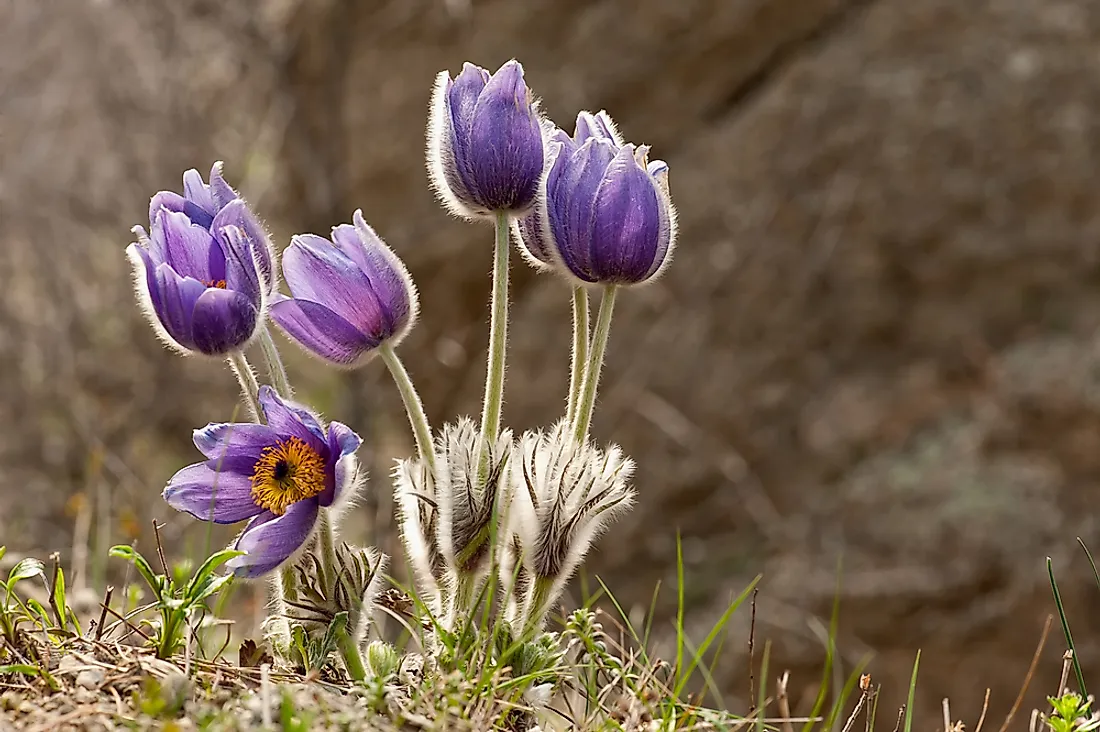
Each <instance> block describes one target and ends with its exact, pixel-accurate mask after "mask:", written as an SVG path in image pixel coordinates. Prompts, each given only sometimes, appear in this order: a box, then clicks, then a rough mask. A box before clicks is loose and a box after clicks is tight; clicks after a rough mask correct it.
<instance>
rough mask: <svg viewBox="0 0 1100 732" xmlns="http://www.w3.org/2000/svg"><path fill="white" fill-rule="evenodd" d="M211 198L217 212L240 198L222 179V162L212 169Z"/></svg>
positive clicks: (215, 164)
mask: <svg viewBox="0 0 1100 732" xmlns="http://www.w3.org/2000/svg"><path fill="white" fill-rule="evenodd" d="M210 197H211V198H212V199H213V201H214V210H215V211H221V210H222V209H223V208H225V207H226V206H228V205H229V204H230V203H231V202H232V201H236V200H237V199H238V198H240V196H238V195H237V192H236V191H235V190H233V189H232V188H231V187H230V185H229V184H228V183H226V182H225V178H223V177H222V163H221V161H220V160H219V161H218V162H216V163H214V165H213V167H211V168H210Z"/></svg>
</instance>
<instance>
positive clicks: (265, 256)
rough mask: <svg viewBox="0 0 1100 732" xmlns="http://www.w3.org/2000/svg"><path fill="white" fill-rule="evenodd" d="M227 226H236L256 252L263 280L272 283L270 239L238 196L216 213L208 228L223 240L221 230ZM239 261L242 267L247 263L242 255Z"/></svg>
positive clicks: (272, 254)
mask: <svg viewBox="0 0 1100 732" xmlns="http://www.w3.org/2000/svg"><path fill="white" fill-rule="evenodd" d="M227 226H236V227H237V228H238V229H240V230H241V233H242V234H244V238H245V239H246V240H247V241H248V244H249V246H250V247H252V249H253V250H255V252H256V260H257V262H258V264H259V267H260V274H261V275H262V277H263V280H264V282H266V283H268V285H272V284H273V283H274V257H275V254H274V252H273V251H272V248H271V240H270V239H269V238H268V236H267V232H266V231H264V227H263V226H261V225H260V222H259V220H258V219H257V218H256V216H255V214H253V213H252V211H251V210H250V209H249V208H248V205H247V204H246V203H245V202H244V201H242V200H241V199H239V198H238V199H236V200H233V201H230V202H229V203H227V204H226V205H225V207H224V208H222V210H221V211H218V215H217V216H215V217H214V222H213V223H212V224H211V225H210V230H211V231H213V232H214V234H215V236H217V237H218V238H219V239H220V240H222V241H225V235H224V234H223V233H222V230H223V229H225V227H227ZM240 261H241V263H242V264H241V266H242V267H243V266H246V265H247V260H246V258H245V257H244V256H243V255H242V256H241V258H240ZM248 266H250V265H248Z"/></svg>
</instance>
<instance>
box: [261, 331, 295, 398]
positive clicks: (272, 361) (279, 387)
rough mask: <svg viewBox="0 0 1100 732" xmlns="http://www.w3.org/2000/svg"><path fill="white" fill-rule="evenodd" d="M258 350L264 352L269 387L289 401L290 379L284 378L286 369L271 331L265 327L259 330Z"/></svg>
mask: <svg viewBox="0 0 1100 732" xmlns="http://www.w3.org/2000/svg"><path fill="white" fill-rule="evenodd" d="M260 348H262V349H263V352H264V360H265V361H267V374H268V376H269V377H270V378H271V385H272V386H273V387H275V391H276V392H277V393H278V394H279V396H281V397H282V398H283V399H290V397H291V393H292V392H291V389H290V379H288V378H287V376H286V367H285V366H283V359H282V358H281V357H280V356H279V348H278V346H276V345H275V339H274V338H272V337H271V330H270V329H269V328H268V327H267V326H266V325H265V326H263V327H262V328H260Z"/></svg>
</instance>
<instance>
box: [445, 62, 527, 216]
mask: <svg viewBox="0 0 1100 732" xmlns="http://www.w3.org/2000/svg"><path fill="white" fill-rule="evenodd" d="M459 137H461V135H459ZM464 160H465V162H464ZM455 162H456V164H457V166H458V170H459V173H460V174H462V176H463V179H464V180H465V181H466V182H467V183H468V184H470V187H471V190H473V191H474V192H475V194H476V195H477V196H478V198H479V203H481V205H483V206H484V207H485V208H487V209H489V210H494V211H495V210H509V211H519V210H524V209H526V208H528V207H529V206H530V205H531V203H533V202H534V200H535V195H536V193H537V192H538V184H539V179H540V177H541V176H542V169H543V143H542V127H541V125H540V122H539V117H538V114H536V112H535V109H534V104H533V102H532V99H531V92H530V91H529V90H528V88H527V85H526V84H525V83H524V81H523V67H522V66H521V65H520V64H519V63H518V62H516V61H509V62H508V63H506V64H504V66H502V67H501V68H500V70H499V71H497V72H496V73H495V74H493V76H492V78H490V79H489V83H488V84H486V85H485V88H484V89H483V90H482V92H481V94H480V96H478V99H477V105H476V106H475V107H474V112H473V126H472V127H471V128H470V136H469V149H468V150H463V151H462V153H461V154H459V149H458V148H457V147H456V152H455Z"/></svg>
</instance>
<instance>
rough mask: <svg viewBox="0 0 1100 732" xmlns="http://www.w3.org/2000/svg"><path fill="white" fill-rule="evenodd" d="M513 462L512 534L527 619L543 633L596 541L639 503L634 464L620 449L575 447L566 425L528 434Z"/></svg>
mask: <svg viewBox="0 0 1100 732" xmlns="http://www.w3.org/2000/svg"><path fill="white" fill-rule="evenodd" d="M517 453H518V454H517V456H516V459H515V460H513V465H512V471H513V474H514V478H513V480H514V481H515V482H516V484H517V486H518V488H517V490H516V499H515V505H514V508H513V516H514V523H513V526H514V530H515V533H516V534H517V535H518V537H519V541H520V543H521V545H522V546H523V549H524V554H523V563H524V568H525V569H526V571H527V572H528V573H529V575H530V577H529V580H528V583H527V585H528V586H527V588H526V589H527V592H526V595H527V597H526V599H525V601H524V608H523V613H524V616H525V620H526V624H527V627H528V628H529V629H530V628H532V627H537V626H538V625H539V624H540V623H541V621H542V617H543V615H544V614H545V611H546V610H547V608H549V606H550V605H551V603H552V602H553V601H554V599H556V598H557V596H558V595H559V594H560V593H561V591H562V590H563V589H564V587H565V583H566V582H567V581H568V580H569V578H570V577H571V576H572V575H573V573H574V572H575V571H576V570H577V567H578V566H580V563H581V562H582V561H583V560H584V557H585V555H586V554H587V553H588V550H589V549H590V548H591V546H592V543H593V541H595V539H596V538H597V537H598V536H599V534H600V533H601V532H602V531H603V529H604V528H606V526H607V525H608V523H610V521H611V520H612V519H614V518H615V517H616V516H617V515H618V514H620V513H622V512H623V511H625V510H627V509H629V508H630V506H631V505H633V503H634V491H633V489H632V488H630V486H629V480H630V477H631V475H632V474H633V472H634V461H632V460H631V459H630V458H628V457H626V456H625V455H624V454H623V452H622V449H621V448H619V446H618V445H611V446H609V447H608V448H607V449H606V450H600V449H599V448H597V447H596V446H595V445H593V444H591V443H590V442H579V441H577V440H576V439H575V438H574V437H573V435H572V432H571V429H570V425H569V424H568V422H566V421H564V420H563V421H562V422H559V423H558V424H557V425H555V426H554V427H553V428H552V429H551V430H550V431H549V432H525V433H524V434H523V436H522V437H521V438H520V439H519V444H518V447H517Z"/></svg>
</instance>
